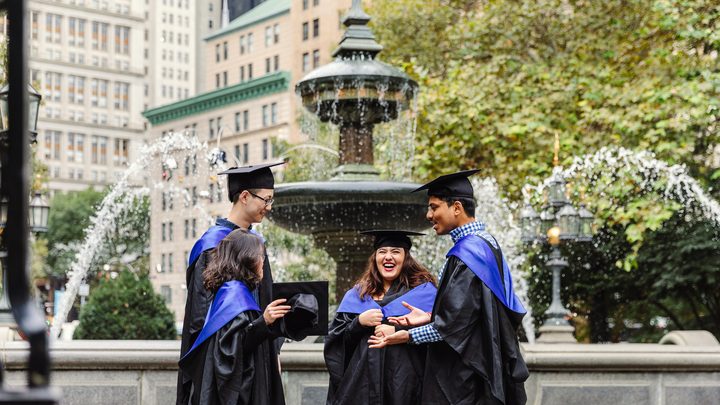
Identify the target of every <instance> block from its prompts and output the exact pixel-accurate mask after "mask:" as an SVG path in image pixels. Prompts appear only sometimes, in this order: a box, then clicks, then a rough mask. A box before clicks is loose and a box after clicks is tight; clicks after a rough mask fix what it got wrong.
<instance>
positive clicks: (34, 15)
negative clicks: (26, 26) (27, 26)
mask: <svg viewBox="0 0 720 405" xmlns="http://www.w3.org/2000/svg"><path fill="white" fill-rule="evenodd" d="M30 15H31V17H30V21H31V22H32V24H31V30H32V39H38V29H39V26H40V13H38V12H37V11H32V12H31V14H30Z"/></svg>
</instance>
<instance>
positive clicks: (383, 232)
mask: <svg viewBox="0 0 720 405" xmlns="http://www.w3.org/2000/svg"><path fill="white" fill-rule="evenodd" d="M360 233H361V234H363V235H372V236H374V237H375V242H373V249H375V250H377V249H380V248H381V247H401V248H405V249H408V250H410V248H411V247H412V241H410V238H408V236H420V235H425V234H424V233H420V232H413V231H399V230H393V229H378V230H370V231H362V232H360Z"/></svg>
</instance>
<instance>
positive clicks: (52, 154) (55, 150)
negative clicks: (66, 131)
mask: <svg viewBox="0 0 720 405" xmlns="http://www.w3.org/2000/svg"><path fill="white" fill-rule="evenodd" d="M61 137H62V132H60V131H51V130H48V131H45V159H52V160H60V148H61V144H60V142H61Z"/></svg>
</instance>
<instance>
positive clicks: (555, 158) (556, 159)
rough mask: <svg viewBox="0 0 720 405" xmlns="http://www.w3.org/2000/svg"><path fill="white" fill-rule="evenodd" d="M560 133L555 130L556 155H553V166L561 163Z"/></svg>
mask: <svg viewBox="0 0 720 405" xmlns="http://www.w3.org/2000/svg"><path fill="white" fill-rule="evenodd" d="M559 155H560V135H559V134H558V133H557V132H555V156H553V167H557V166H558V165H559V164H560V156H559Z"/></svg>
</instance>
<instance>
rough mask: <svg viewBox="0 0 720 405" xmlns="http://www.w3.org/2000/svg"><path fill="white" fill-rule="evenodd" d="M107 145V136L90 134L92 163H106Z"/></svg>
mask: <svg viewBox="0 0 720 405" xmlns="http://www.w3.org/2000/svg"><path fill="white" fill-rule="evenodd" d="M107 145H108V138H107V136H98V135H93V136H92V150H91V157H92V163H93V164H97V165H106V164H107Z"/></svg>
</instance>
